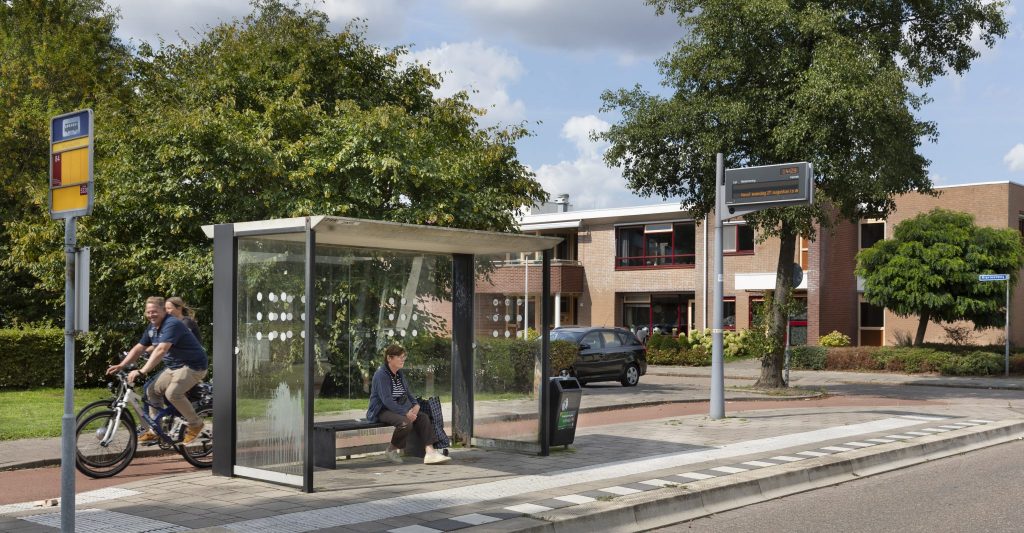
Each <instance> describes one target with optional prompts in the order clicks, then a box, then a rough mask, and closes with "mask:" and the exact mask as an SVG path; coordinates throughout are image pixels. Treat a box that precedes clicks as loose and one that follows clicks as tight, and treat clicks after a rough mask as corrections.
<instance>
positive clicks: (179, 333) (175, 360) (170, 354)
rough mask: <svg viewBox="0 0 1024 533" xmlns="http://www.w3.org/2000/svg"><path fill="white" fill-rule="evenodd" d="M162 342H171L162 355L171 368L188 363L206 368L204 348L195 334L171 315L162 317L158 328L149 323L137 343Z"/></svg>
mask: <svg viewBox="0 0 1024 533" xmlns="http://www.w3.org/2000/svg"><path fill="white" fill-rule="evenodd" d="M162 342H169V343H171V349H170V350H167V353H166V354H165V355H164V364H165V365H167V368H170V369H171V370H174V369H177V368H181V367H182V366H185V365H188V367H189V368H191V369H193V370H206V367H207V366H208V365H209V361H208V358H207V356H206V350H204V349H203V345H202V344H199V341H198V340H196V336H195V335H193V334H192V332H191V331H189V329H188V327H187V326H186V325H185V324H184V323H182V321H180V320H178V319H177V318H174V317H173V316H171V315H167V316H165V317H164V321H163V322H162V323H161V324H160V329H157V328H156V326H153V325H152V324H150V326H149V327H148V328H146V331H144V332H143V333H142V338H141V339H139V344H141V345H143V346H152V345H156V344H160V343H162Z"/></svg>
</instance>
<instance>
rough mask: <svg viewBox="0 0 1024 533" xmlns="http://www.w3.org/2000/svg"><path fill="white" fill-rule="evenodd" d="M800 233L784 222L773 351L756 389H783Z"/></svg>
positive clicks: (767, 356) (764, 363)
mask: <svg viewBox="0 0 1024 533" xmlns="http://www.w3.org/2000/svg"><path fill="white" fill-rule="evenodd" d="M795 252H796V234H795V233H794V232H793V229H792V227H791V226H790V225H789V223H786V222H783V223H782V228H781V230H780V232H779V262H778V266H777V267H776V269H775V292H774V294H773V295H772V303H771V305H772V307H771V317H772V320H771V325H770V328H769V337H770V339H771V349H770V350H769V352H768V353H767V354H765V355H764V356H763V357H762V358H761V378H760V379H758V380H757V383H755V384H754V386H755V387H763V388H783V387H786V383H785V382H784V381H782V367H783V365H784V364H785V359H786V326H788V325H789V314H788V311H787V309H788V308H789V301H790V296H791V293H792V292H793V257H794V253H795Z"/></svg>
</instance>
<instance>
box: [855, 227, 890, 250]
mask: <svg viewBox="0 0 1024 533" xmlns="http://www.w3.org/2000/svg"><path fill="white" fill-rule="evenodd" d="M884 238H885V222H881V221H876V220H867V221H864V222H861V223H860V247H861V249H863V248H871V247H872V246H874V245H875V243H876V242H878V241H880V240H882V239H884Z"/></svg>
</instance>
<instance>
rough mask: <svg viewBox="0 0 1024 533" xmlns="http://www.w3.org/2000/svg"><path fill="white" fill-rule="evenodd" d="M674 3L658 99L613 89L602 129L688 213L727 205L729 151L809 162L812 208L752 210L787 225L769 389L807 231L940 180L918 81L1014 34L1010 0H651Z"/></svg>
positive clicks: (761, 230) (654, 189)
mask: <svg viewBox="0 0 1024 533" xmlns="http://www.w3.org/2000/svg"><path fill="white" fill-rule="evenodd" d="M648 3H649V4H651V5H653V6H654V7H655V8H656V10H657V12H658V13H659V14H665V13H668V12H671V13H673V14H674V15H675V16H676V17H677V19H678V22H679V24H680V26H681V27H682V28H683V29H684V30H683V31H682V32H681V33H682V34H683V36H682V38H681V39H680V40H679V41H678V42H677V43H676V45H675V47H674V48H673V49H672V51H671V52H669V53H668V54H667V55H666V56H665V57H664V58H663V59H661V60H660V61H659V63H658V65H659V67H660V69H661V72H662V76H663V78H664V82H663V84H664V85H665V86H667V87H669V88H671V89H672V90H674V92H673V93H672V94H671V95H669V96H661V95H658V94H651V93H648V92H646V91H645V90H644V89H643V88H641V87H639V86H637V87H635V88H633V89H622V90H618V91H614V92H613V91H606V92H605V93H604V94H603V95H602V100H603V102H604V104H603V106H602V110H603V111H606V112H609V111H611V112H618V113H620V114H621V116H622V120H621V121H620V122H619V123H617V124H614V125H612V126H611V128H609V129H608V130H607V131H606V132H604V133H602V134H600V135H598V136H599V137H600V138H602V139H604V140H607V141H609V142H610V143H611V147H610V148H609V149H608V151H607V152H605V160H606V162H608V163H609V164H611V165H614V166H620V167H622V171H623V176H624V177H625V179H626V181H627V185H628V186H629V188H630V189H631V190H633V191H634V192H636V193H637V194H640V195H644V196H651V195H658V196H662V197H665V198H668V197H678V198H680V201H681V205H684V206H686V207H687V209H688V210H689V211H690V213H691V215H692V216H694V217H695V218H701V217H704V216H705V215H707V214H709V213H710V212H711V211H712V209H713V207H714V203H715V196H716V194H715V192H716V190H717V187H716V184H715V175H716V173H715V164H716V157H715V154H716V153H722V154H724V157H725V165H726V167H727V168H733V167H741V166H754V165H767V164H775V163H781V162H787V161H810V162H812V163H813V164H814V168H815V195H814V196H815V205H813V206H809V207H791V208H781V209H780V208H776V209H768V210H764V211H761V212H758V213H755V214H752V215H749V216H747V217H745V218H746V221H747V222H748V223H750V224H751V225H752V226H754V227H755V229H756V230H758V234H759V235H760V237H761V238H765V237H767V236H769V235H777V236H779V238H780V248H779V261H778V265H779V266H778V272H777V276H776V277H777V282H776V291H777V292H778V294H777V296H778V298H776V301H775V305H773V308H772V326H771V336H772V338H773V344H774V346H773V347H772V352H771V354H770V355H769V356H768V357H767V358H766V360H765V362H766V363H768V364H766V365H764V366H763V372H762V376H761V379H760V380H759V382H758V385H759V386H762V387H779V386H784V384H783V382H782V364H781V362H782V356H783V350H782V346H783V343H784V334H785V326H786V315H785V313H784V312H783V309H784V306H785V305H786V303H787V302H788V301H789V299H790V293H791V287H790V280H791V272H790V271H791V269H792V263H793V258H794V257H795V253H796V250H795V242H796V236H797V235H805V236H808V237H813V236H814V234H815V227H816V224H820V225H821V226H822V227H826V228H827V227H830V226H831V225H832V224H833V223H834V221H835V220H834V219H835V217H836V216H838V217H842V218H844V219H848V220H856V219H858V218H860V217H861V216H863V215H864V214H865V213H869V214H871V216H878V217H883V218H884V217H885V216H886V215H887V214H888V213H890V212H891V211H892V210H893V208H894V206H895V200H894V198H895V197H896V196H898V195H900V194H904V193H908V192H911V191H920V192H926V193H927V192H930V191H931V181H930V179H929V177H928V172H927V165H928V161H927V160H926V159H925V158H924V157H923V156H921V155H920V154H919V153H918V151H917V148H918V146H919V145H920V143H921V140H922V139H924V138H927V139H934V138H935V137H936V136H937V131H938V130H937V126H936V124H934V123H932V122H928V121H924V120H920V119H919V118H918V115H919V113H918V112H919V111H920V110H921V109H922V106H923V105H924V104H925V103H926V102H927V101H928V98H927V96H926V95H925V94H923V92H915V90H914V89H915V87H917V88H921V87H926V86H928V85H929V84H930V83H931V82H932V81H933V80H934V79H935V78H936V77H937V76H941V75H944V74H945V73H947V72H949V71H952V72H955V73H958V74H960V73H963V72H965V71H966V70H968V68H969V67H970V64H971V62H972V61H973V60H974V59H976V58H977V57H978V56H979V52H978V51H977V50H975V48H974V47H973V46H972V43H973V42H974V41H980V42H981V43H982V44H984V45H986V46H989V47H991V46H992V45H993V44H994V42H995V39H997V38H1000V37H1003V36H1005V35H1006V33H1007V29H1008V25H1007V22H1006V19H1005V16H1004V14H1003V8H1004V5H1003V4H1002V3H992V2H987V1H985V0H967V1H962V2H943V3H941V4H940V3H937V2H916V1H910V0H901V1H899V2H867V3H865V2H838V3H837V2H825V1H820V0H818V1H815V0H810V1H804V2H788V1H781V0H714V1H712V0H648Z"/></svg>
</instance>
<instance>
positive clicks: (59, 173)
mask: <svg viewBox="0 0 1024 533" xmlns="http://www.w3.org/2000/svg"><path fill="white" fill-rule="evenodd" d="M93 133H94V132H93V122H92V109H82V110H79V111H73V112H71V113H65V114H63V115H58V116H56V117H53V118H52V119H50V218H52V219H54V220H57V219H62V218H64V219H66V218H72V217H80V216H85V215H88V214H90V213H92V200H93V192H94V191H93V179H92V178H93Z"/></svg>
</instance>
